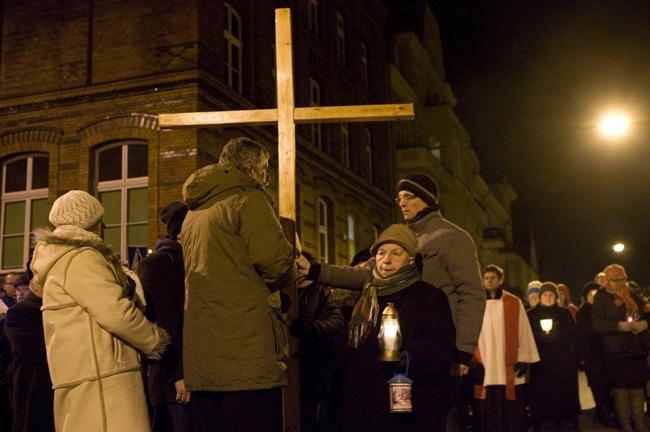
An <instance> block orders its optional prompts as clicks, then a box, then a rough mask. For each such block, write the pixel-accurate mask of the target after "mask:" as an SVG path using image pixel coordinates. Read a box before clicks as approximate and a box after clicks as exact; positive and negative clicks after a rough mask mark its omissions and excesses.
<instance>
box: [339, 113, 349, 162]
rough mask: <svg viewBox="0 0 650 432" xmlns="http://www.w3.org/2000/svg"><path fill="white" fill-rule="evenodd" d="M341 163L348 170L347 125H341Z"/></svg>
mask: <svg viewBox="0 0 650 432" xmlns="http://www.w3.org/2000/svg"><path fill="white" fill-rule="evenodd" d="M341 163H342V164H343V165H345V167H346V168H350V128H349V127H348V124H347V123H341Z"/></svg>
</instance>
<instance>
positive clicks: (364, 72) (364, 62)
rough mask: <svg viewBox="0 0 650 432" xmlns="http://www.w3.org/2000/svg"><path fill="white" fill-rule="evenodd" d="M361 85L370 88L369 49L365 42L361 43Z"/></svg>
mask: <svg viewBox="0 0 650 432" xmlns="http://www.w3.org/2000/svg"><path fill="white" fill-rule="evenodd" d="M361 85H362V86H363V88H364V89H366V90H368V87H369V80H368V49H367V48H366V44H364V43H363V42H362V43H361Z"/></svg>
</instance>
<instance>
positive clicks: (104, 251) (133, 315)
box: [31, 226, 169, 431]
mask: <svg viewBox="0 0 650 432" xmlns="http://www.w3.org/2000/svg"><path fill="white" fill-rule="evenodd" d="M36 238H37V240H38V244H37V245H36V248H35V250H34V255H33V259H32V263H31V267H32V270H33V271H34V283H35V284H36V285H37V286H39V287H42V288H43V290H44V291H43V308H42V310H43V326H44V332H45V344H46V350H47V360H48V366H49V369H50V376H51V379H52V384H53V388H54V390H55V391H54V420H55V423H56V430H57V431H80V430H94V431H122V430H130V431H148V430H149V419H148V409H147V403H146V399H145V394H144V386H143V383H142V377H141V370H140V358H139V353H138V351H142V352H143V353H144V354H146V355H147V356H150V357H152V358H159V357H160V355H161V353H162V352H163V351H164V349H165V347H166V345H167V344H168V339H169V336H168V335H167V333H166V332H165V331H164V330H162V329H160V328H159V327H157V326H156V325H155V324H152V323H150V322H149V321H148V320H147V319H146V318H145V317H144V315H143V314H142V313H141V312H140V310H139V309H138V308H137V307H136V305H135V304H134V302H133V301H132V300H131V299H130V296H131V295H132V293H133V289H132V286H133V283H132V281H130V280H129V279H128V278H127V276H126V273H125V272H124V270H123V268H122V266H121V264H120V263H119V261H118V260H117V258H116V257H115V256H114V255H113V254H112V251H111V250H110V248H109V247H108V246H106V245H105V244H104V243H103V241H102V240H101V239H100V238H99V237H98V236H96V235H94V234H92V233H90V232H88V231H85V230H82V229H80V228H76V227H72V226H63V227H59V228H57V229H56V230H55V231H54V232H50V231H46V230H40V231H37V232H36ZM80 406H83V408H81V409H80Z"/></svg>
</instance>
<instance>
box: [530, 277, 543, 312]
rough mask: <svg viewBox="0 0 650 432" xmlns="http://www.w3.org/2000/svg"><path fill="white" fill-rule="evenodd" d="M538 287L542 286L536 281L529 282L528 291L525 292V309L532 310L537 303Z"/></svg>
mask: <svg viewBox="0 0 650 432" xmlns="http://www.w3.org/2000/svg"><path fill="white" fill-rule="evenodd" d="M540 286H542V283H541V282H540V281H538V280H534V281H531V282H530V283H529V284H528V289H527V290H526V304H527V305H528V308H527V309H532V308H534V307H535V306H537V304H538V303H539V287H540Z"/></svg>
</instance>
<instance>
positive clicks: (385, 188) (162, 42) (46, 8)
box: [0, 0, 528, 279]
mask: <svg viewBox="0 0 650 432" xmlns="http://www.w3.org/2000/svg"><path fill="white" fill-rule="evenodd" d="M392 3H394V2H384V1H381V0H364V1H361V0H358V1H357V0H355V1H350V0H331V1H330V0H328V1H325V0H287V1H281V0H268V1H259V0H258V1H254V0H229V1H212V0H183V1H180V0H158V1H151V0H129V1H126V0H112V1H105V0H65V1H63V0H59V1H49V2H46V1H30V2H21V1H18V0H6V1H4V2H3V3H2V6H0V7H2V10H1V11H0V15H1V16H2V22H1V24H0V25H1V28H0V44H1V50H0V162H1V163H2V167H3V177H2V188H1V190H0V202H1V207H0V220H1V226H2V232H1V242H0V272H3V273H4V272H7V271H10V270H15V269H18V270H21V269H24V267H25V262H26V261H27V259H28V256H29V252H30V247H31V243H30V232H31V231H32V230H33V229H34V228H36V227H39V226H45V225H46V224H47V214H48V211H49V207H50V205H51V203H52V202H53V201H54V200H55V199H56V197H58V196H59V195H61V194H62V193H64V192H66V191H68V190H70V189H83V190H87V191H89V192H90V193H92V194H95V195H96V196H97V197H98V198H99V199H100V200H101V201H102V202H103V203H104V205H105V207H106V213H107V214H106V218H105V223H106V225H107V230H106V241H107V243H109V244H111V245H112V246H113V248H114V249H115V250H116V251H117V252H119V253H121V254H122V256H123V258H125V259H126V257H127V256H129V257H132V256H133V254H134V253H135V251H136V250H146V249H148V248H151V247H153V245H154V244H155V241H156V239H157V238H158V236H159V235H162V234H163V233H164V232H165V227H164V226H163V225H162V224H161V223H160V222H159V220H158V211H159V209H160V208H162V207H163V206H165V205H166V204H168V203H169V202H170V201H173V200H180V199H181V187H182V185H183V182H184V181H185V179H186V178H187V177H188V175H189V174H190V173H192V172H193V171H194V170H195V169H197V168H199V167H202V166H205V165H206V164H209V163H214V162H216V161H217V158H218V155H219V154H220V151H221V148H222V146H223V144H224V143H225V142H226V141H227V140H228V139H229V138H231V137H235V136H240V135H246V136H250V137H251V138H253V139H256V140H258V141H260V142H262V143H265V145H267V146H268V149H269V150H270V152H271V154H272V158H271V161H270V165H271V167H270V173H271V176H272V177H273V178H274V180H272V181H271V184H270V186H269V189H268V191H269V193H270V194H271V196H272V197H273V198H274V199H275V198H277V195H278V194H277V131H276V130H275V128H274V127H270V126H265V127H246V128H244V127H222V128H201V129H182V130H173V131H161V130H160V128H159V127H158V117H157V116H158V114H159V113H174V112H192V111H220V110H245V109H263V108H274V107H275V106H276V94H275V65H274V62H275V49H274V43H275V42H274V31H275V27H274V26H275V22H274V9H275V8H278V7H290V8H291V13H292V26H293V43H294V48H293V52H294V83H295V100H296V106H319V105H320V106H334V105H361V104H383V103H390V102H415V103H416V121H415V122H414V123H413V124H410V123H409V124H397V123H349V124H347V123H333V124H323V125H302V126H298V127H297V128H296V134H297V143H296V145H297V147H296V148H297V163H296V176H297V185H296V187H297V195H296V196H297V229H298V232H299V233H300V235H301V237H302V240H303V245H304V247H305V248H306V249H308V250H310V251H312V252H315V255H316V256H317V257H318V258H320V259H322V260H327V261H329V262H333V263H337V264H345V263H347V262H349V261H350V259H351V257H352V256H353V255H354V253H355V252H356V251H358V250H359V249H361V248H363V247H366V246H369V245H370V244H371V243H372V242H373V240H374V239H375V237H376V235H377V234H378V232H380V231H381V230H382V229H383V228H385V227H386V226H388V225H389V224H390V223H392V222H393V221H401V216H399V214H398V213H397V209H396V207H395V205H394V203H393V200H392V198H393V196H394V190H393V189H394V184H395V180H396V177H397V176H400V175H402V174H404V173H408V172H412V171H415V170H419V171H425V172H429V173H430V174H431V175H433V176H434V177H435V178H436V179H437V180H438V181H439V183H440V184H441V186H442V187H441V191H442V193H441V201H442V203H443V206H444V209H445V214H447V215H448V217H450V219H451V220H452V221H454V222H456V223H458V224H460V225H461V226H463V227H464V228H466V229H467V230H468V231H470V233H471V234H472V235H473V236H474V237H475V240H476V241H477V245H478V246H479V250H480V252H481V248H482V244H483V240H484V239H483V238H484V231H485V230H486V229H488V228H498V229H500V230H501V231H498V232H499V233H506V234H507V233H508V232H510V233H511V229H510V230H508V224H510V223H511V222H510V219H509V202H507V203H506V204H507V205H506V206H502V205H497V207H498V208H499V210H498V211H497V212H496V213H495V212H492V213H493V214H495V215H496V214H498V217H496V218H495V217H492V216H490V211H489V206H488V205H487V204H485V202H486V200H488V199H489V200H491V201H490V202H491V203H492V204H493V205H496V204H498V203H499V200H498V199H496V198H494V196H493V195H491V194H492V192H491V190H490V187H489V186H487V185H485V182H483V181H482V179H481V178H480V174H479V164H478V160H477V159H476V156H475V154H474V153H473V151H472V150H471V148H470V146H469V137H468V136H467V133H466V132H465V131H464V129H462V126H461V125H460V122H459V121H458V119H456V118H455V116H454V115H453V103H449V101H451V102H453V101H454V98H453V93H452V92H451V89H450V88H449V86H448V85H447V84H446V82H445V80H444V70H443V68H442V54H441V52H440V48H439V43H436V40H437V39H436V38H438V35H437V28H436V27H435V18H434V17H433V15H432V14H431V12H430V10H428V8H427V7H426V6H425V4H424V2H422V3H421V4H420V6H419V7H422V8H424V9H423V10H424V12H423V13H422V14H421V16H422V17H424V18H426V19H424V18H423V20H417V21H414V23H415V25H414V26H411V27H409V26H406V27H404V26H403V25H398V23H403V22H405V21H404V20H403V18H404V16H402V14H404V13H406V14H407V15H408V13H409V12H408V11H407V12H404V11H402V10H400V8H399V7H392V6H391V4H392ZM410 13H412V11H411V12H410ZM407 18H408V16H407ZM441 101H442V103H441ZM479 194H480V195H479ZM500 196H506V195H503V194H502V195H500ZM487 197H491V198H487ZM511 198H512V196H511ZM512 199H514V198H512ZM276 201H277V200H276ZM477 203H478V204H477ZM495 203H496V204H495ZM504 209H505V210H504ZM504 212H505V213H504ZM504 215H507V216H508V217H505V216H504ZM493 225H495V226H493ZM491 232H495V231H494V230H493V231H491ZM510 235H511V234H510ZM502 240H503V242H502V243H503V244H504V245H507V243H508V241H510V242H511V241H512V239H511V238H510V239H509V240H508V238H507V237H506V236H503V235H502ZM492 243H494V242H492ZM499 256H501V255H499ZM514 257H515V258H514V259H515V260H516V261H517V262H518V264H517V265H518V266H522V268H525V267H526V264H525V263H523V261H522V260H521V258H518V256H517V255H516V254H515V256H514ZM490 259H491V260H492V257H491V258H490ZM497 264H503V263H499V262H497ZM527 277H528V274H526V276H525V277H523V278H524V279H525V278H527Z"/></svg>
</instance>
